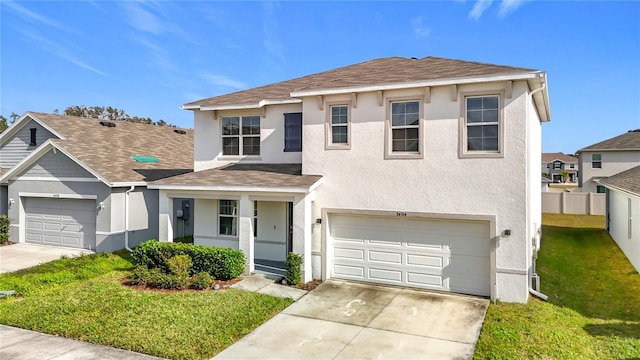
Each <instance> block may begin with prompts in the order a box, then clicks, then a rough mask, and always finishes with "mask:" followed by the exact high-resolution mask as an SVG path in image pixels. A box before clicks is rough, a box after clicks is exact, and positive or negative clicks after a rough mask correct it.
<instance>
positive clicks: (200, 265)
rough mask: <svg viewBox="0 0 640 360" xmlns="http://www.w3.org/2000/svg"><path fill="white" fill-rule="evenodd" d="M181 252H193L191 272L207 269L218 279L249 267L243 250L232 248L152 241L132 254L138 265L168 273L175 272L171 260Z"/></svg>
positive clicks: (240, 272) (185, 253)
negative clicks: (171, 267)
mask: <svg viewBox="0 0 640 360" xmlns="http://www.w3.org/2000/svg"><path fill="white" fill-rule="evenodd" d="M177 255H189V257H190V258H191V261H193V266H192V267H191V269H190V271H189V274H190V275H193V274H197V273H200V272H207V273H209V275H211V276H213V277H214V278H215V279H220V280H230V279H233V278H236V277H238V276H240V275H242V273H244V269H245V257H244V254H243V253H242V251H240V250H235V249H228V248H220V247H210V246H202V245H192V244H181V243H170V242H158V241H156V240H148V241H145V242H143V243H142V244H140V246H138V247H136V248H135V249H134V250H133V253H132V254H131V256H132V257H133V262H134V264H136V265H143V266H147V267H148V268H150V269H153V268H159V269H160V270H161V271H162V272H164V273H169V272H171V269H170V268H169V265H168V263H167V261H168V260H169V259H171V258H172V257H174V256H177Z"/></svg>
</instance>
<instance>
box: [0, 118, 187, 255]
mask: <svg viewBox="0 0 640 360" xmlns="http://www.w3.org/2000/svg"><path fill="white" fill-rule="evenodd" d="M192 166H193V131H192V130H180V129H176V128H171V127H159V126H153V125H146V124H135V123H129V122H124V121H118V122H109V121H100V120H96V119H86V118H78V117H70V116H59V115H49V114H41V113H35V112H28V113H26V114H24V115H23V116H22V117H21V118H20V119H19V120H17V121H16V122H15V123H14V124H13V125H12V126H11V127H10V128H9V129H7V130H6V131H4V132H3V133H2V134H1V135H0V168H2V169H3V173H2V175H1V176H0V184H1V185H2V187H3V188H4V189H6V194H3V195H2V196H3V202H4V203H6V204H8V215H9V217H10V219H11V220H12V221H11V231H10V240H11V241H14V242H21V243H24V242H27V243H37V244H47V245H57V246H67V247H77V248H86V249H91V250H96V251H113V250H117V249H122V248H123V247H125V239H126V240H127V241H128V243H129V246H135V245H137V244H139V243H140V242H142V241H144V240H148V239H153V238H157V237H158V191H157V190H149V189H147V182H148V181H153V180H158V179H161V178H164V177H167V176H173V175H177V174H182V173H186V172H190V171H192ZM3 192H4V191H3ZM4 197H6V200H4ZM176 201H177V202H181V201H182V200H181V199H176Z"/></svg>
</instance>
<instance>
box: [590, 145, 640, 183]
mask: <svg viewBox="0 0 640 360" xmlns="http://www.w3.org/2000/svg"><path fill="white" fill-rule="evenodd" d="M593 154H600V155H601V156H602V168H600V169H593V168H591V156H592V155H593ZM579 158H580V186H581V188H580V191H582V192H596V191H597V189H596V187H597V185H598V184H596V183H595V181H594V178H603V177H608V176H611V175H615V174H617V173H619V172H622V171H625V170H629V169H631V168H633V167H636V166H638V165H640V151H638V150H636V151H601V152H600V151H583V152H581V153H580V157H579Z"/></svg>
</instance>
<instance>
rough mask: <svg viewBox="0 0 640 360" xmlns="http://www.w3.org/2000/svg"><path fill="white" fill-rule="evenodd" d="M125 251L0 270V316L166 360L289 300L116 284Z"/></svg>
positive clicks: (198, 349) (215, 341)
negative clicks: (13, 293) (6, 295)
mask: <svg viewBox="0 0 640 360" xmlns="http://www.w3.org/2000/svg"><path fill="white" fill-rule="evenodd" d="M131 268H132V265H131V262H130V261H129V258H128V254H126V253H119V254H95V255H89V256H83V257H79V258H71V259H61V260H57V261H54V262H52V263H48V264H43V265H40V266H37V267H35V268H31V269H27V270H24V271H21V272H17V273H12V274H3V275H0V290H6V289H15V290H17V291H18V292H19V293H21V294H23V295H22V296H23V298H17V299H8V300H3V301H0V323H2V324H5V325H10V326H16V327H21V328H25V329H30V330H35V331H39V332H43V333H48V334H55V335H60V336H64V337H69V338H74V339H79V340H84V341H88V342H91V343H95V344H102V345H107V346H113V347H117V348H121V349H127V350H133V351H137V352H142V353H146V354H150V355H155V356H159V357H165V358H171V359H208V358H210V357H212V356H214V355H215V354H217V353H218V352H220V351H222V350H224V349H225V348H226V347H228V346H229V345H231V344H233V343H234V342H235V341H237V340H238V339H240V338H241V337H243V336H244V335H246V334H248V333H249V332H251V331H252V330H253V329H255V328H256V327H258V326H259V325H261V324H262V323H264V322H265V321H267V320H268V319H270V318H271V317H273V316H274V315H275V314H277V313H278V312H280V311H281V310H283V309H284V308H285V307H287V306H288V305H289V304H291V302H292V300H290V299H281V298H275V297H271V296H267V295H262V294H258V293H251V292H246V291H241V290H235V289H228V290H219V291H184V292H169V291H148V290H144V291H139V290H134V289H132V288H129V287H127V286H123V285H122V284H121V282H122V279H123V278H124V277H125V276H126V275H127V274H128V272H127V270H130V269H131Z"/></svg>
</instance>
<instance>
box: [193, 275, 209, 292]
mask: <svg viewBox="0 0 640 360" xmlns="http://www.w3.org/2000/svg"><path fill="white" fill-rule="evenodd" d="M212 284H213V277H212V276H211V275H209V273H208V272H204V271H203V272H201V273H197V274H195V275H194V276H193V279H192V280H191V287H192V288H194V289H196V290H204V289H208V288H210V287H211V285H212Z"/></svg>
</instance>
